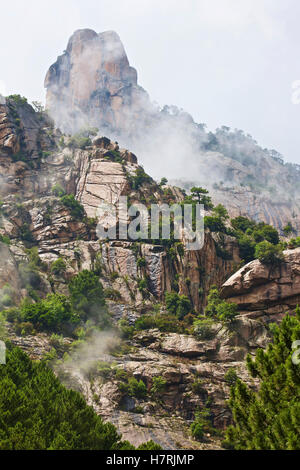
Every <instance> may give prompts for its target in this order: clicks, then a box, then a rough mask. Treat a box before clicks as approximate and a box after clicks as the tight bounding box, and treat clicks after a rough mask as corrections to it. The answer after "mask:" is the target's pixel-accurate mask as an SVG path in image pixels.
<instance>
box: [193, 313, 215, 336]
mask: <svg viewBox="0 0 300 470" xmlns="http://www.w3.org/2000/svg"><path fill="white" fill-rule="evenodd" d="M213 325H214V321H213V320H212V319H210V318H197V319H196V320H195V321H194V324H193V331H194V335H195V336H196V337H197V338H199V339H200V340H210V339H212V338H213V337H214V336H215V331H214V329H213Z"/></svg>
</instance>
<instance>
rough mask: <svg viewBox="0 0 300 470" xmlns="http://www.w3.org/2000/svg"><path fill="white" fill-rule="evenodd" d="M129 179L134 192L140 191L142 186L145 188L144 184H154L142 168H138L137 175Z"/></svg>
mask: <svg viewBox="0 0 300 470" xmlns="http://www.w3.org/2000/svg"><path fill="white" fill-rule="evenodd" d="M128 179H129V183H130V186H131V188H132V189H134V190H137V189H139V188H140V187H141V186H143V184H147V183H148V184H151V183H153V179H152V178H151V176H149V175H147V173H145V170H144V169H143V168H142V167H139V168H137V169H136V170H135V174H134V175H133V176H131V175H130V176H129V178H128Z"/></svg>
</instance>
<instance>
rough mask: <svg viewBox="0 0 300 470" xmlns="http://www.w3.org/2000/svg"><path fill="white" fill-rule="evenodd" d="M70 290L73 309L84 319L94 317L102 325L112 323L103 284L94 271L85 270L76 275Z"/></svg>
mask: <svg viewBox="0 0 300 470" xmlns="http://www.w3.org/2000/svg"><path fill="white" fill-rule="evenodd" d="M69 292H70V300H71V303H72V306H73V309H74V310H75V311H76V312H78V314H79V315H80V317H81V318H82V319H83V320H84V321H86V320H87V319H88V318H94V319H96V320H98V324H99V325H100V326H102V327H104V326H108V325H109V324H110V321H109V317H108V314H107V310H106V308H105V297H104V290H103V287H102V284H101V283H100V281H99V279H98V277H97V276H96V275H95V274H94V273H93V272H92V271H87V270H84V271H82V272H80V273H79V274H77V276H74V277H73V278H72V279H71V281H70V283H69Z"/></svg>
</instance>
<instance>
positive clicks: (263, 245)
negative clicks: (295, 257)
mask: <svg viewBox="0 0 300 470" xmlns="http://www.w3.org/2000/svg"><path fill="white" fill-rule="evenodd" d="M255 257H256V258H257V259H259V261H261V262H262V263H264V264H270V265H277V264H278V263H280V262H281V261H282V260H283V249H282V246H281V245H272V243H270V242H268V241H263V242H260V243H258V245H256V248H255Z"/></svg>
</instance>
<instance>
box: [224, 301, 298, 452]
mask: <svg viewBox="0 0 300 470" xmlns="http://www.w3.org/2000/svg"><path fill="white" fill-rule="evenodd" d="M272 332H273V341H272V343H271V344H269V346H268V348H267V350H266V351H263V350H262V349H259V350H258V351H257V352H256V357H255V359H252V358H251V356H250V355H249V356H248V358H247V366H248V369H249V372H250V373H251V375H252V377H257V378H259V379H260V386H259V390H258V392H254V391H253V390H251V389H250V388H249V387H248V386H247V385H246V384H245V383H244V382H242V381H241V380H239V379H238V380H237V381H236V385H235V386H234V387H232V389H231V396H230V400H229V405H230V408H231V410H232V414H233V419H234V425H233V426H230V427H229V428H228V429H227V431H226V440H225V441H224V446H225V447H226V448H231V449H236V450H243V449H245V450H268V449H271V450H299V449H300V364H299V359H298V358H297V357H295V355H296V352H295V350H293V343H294V341H297V340H299V338H300V308H299V307H298V308H297V309H296V315H295V316H290V315H287V316H286V317H285V318H284V319H283V320H282V323H281V324H280V325H279V326H278V325H275V324H274V325H273V327H272ZM293 357H294V360H292V358H293ZM295 359H296V360H295Z"/></svg>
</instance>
